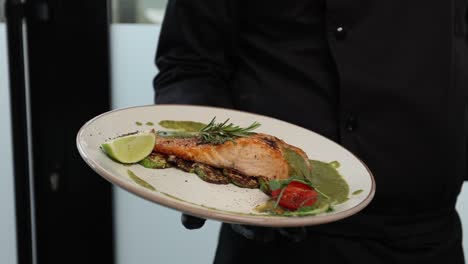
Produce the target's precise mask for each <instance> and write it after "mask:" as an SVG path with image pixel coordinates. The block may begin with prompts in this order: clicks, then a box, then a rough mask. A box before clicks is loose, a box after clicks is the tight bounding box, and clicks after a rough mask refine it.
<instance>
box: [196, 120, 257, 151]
mask: <svg viewBox="0 0 468 264" xmlns="http://www.w3.org/2000/svg"><path fill="white" fill-rule="evenodd" d="M228 122H229V118H228V119H226V121H224V122H222V123H216V117H214V118H213V119H212V120H211V122H210V123H209V124H208V125H206V126H205V127H204V128H202V129H201V130H200V135H201V140H202V143H209V144H215V145H216V144H223V143H224V142H226V141H233V140H234V139H235V138H238V137H246V136H250V135H252V134H255V133H254V132H252V130H254V129H256V128H258V127H259V126H260V123H258V122H256V121H255V122H253V123H252V124H251V125H250V126H248V127H246V128H241V127H239V126H235V125H234V124H233V123H229V124H228Z"/></svg>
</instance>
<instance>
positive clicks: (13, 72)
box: [5, 0, 33, 264]
mask: <svg viewBox="0 0 468 264" xmlns="http://www.w3.org/2000/svg"><path fill="white" fill-rule="evenodd" d="M5 10H6V15H7V38H8V65H9V77H10V108H11V122H12V124H11V127H12V137H13V142H12V143H13V171H14V188H15V190H14V193H15V218H16V248H17V261H18V264H29V263H32V261H33V256H32V247H33V245H32V233H31V202H30V199H31V195H30V192H29V189H30V180H29V179H30V177H29V163H28V128H27V122H26V120H27V112H26V109H27V108H26V82H25V71H24V52H23V48H24V39H23V18H24V16H23V15H24V12H23V11H24V9H23V5H22V3H21V1H19V0H8V1H6V3H5Z"/></svg>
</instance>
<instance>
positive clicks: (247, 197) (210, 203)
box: [76, 105, 375, 227]
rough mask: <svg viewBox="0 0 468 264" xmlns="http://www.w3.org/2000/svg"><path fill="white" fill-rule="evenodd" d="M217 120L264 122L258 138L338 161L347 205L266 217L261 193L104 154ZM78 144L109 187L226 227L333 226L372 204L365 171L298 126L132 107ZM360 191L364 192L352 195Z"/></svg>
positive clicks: (218, 112)
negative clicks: (185, 123)
mask: <svg viewBox="0 0 468 264" xmlns="http://www.w3.org/2000/svg"><path fill="white" fill-rule="evenodd" d="M214 116H216V119H217V120H218V121H222V120H223V121H224V120H225V119H227V118H230V120H231V121H232V122H233V123H234V124H236V125H239V126H248V125H250V124H251V123H252V122H254V121H257V122H260V123H261V126H260V127H259V128H258V129H257V130H256V132H262V133H267V134H271V135H274V136H276V137H278V138H280V139H283V140H285V141H286V142H287V143H289V144H292V145H295V146H297V147H300V148H301V149H303V150H304V151H305V152H306V153H307V155H308V156H309V158H310V159H314V160H320V161H325V162H330V161H334V160H336V161H338V162H339V163H340V164H341V166H340V167H339V169H338V170H339V172H340V174H341V175H342V176H343V177H344V178H345V180H346V181H347V182H348V184H349V188H350V195H349V200H348V201H346V202H344V203H342V204H339V205H336V206H335V210H334V211H333V212H329V213H324V214H320V215H316V216H302V217H284V216H268V215H264V214H260V213H257V212H255V211H254V210H253V208H254V207H255V206H257V205H259V204H262V203H264V202H265V201H267V200H268V196H266V195H265V194H264V193H262V192H261V191H260V190H258V189H244V188H239V187H237V186H234V185H232V184H228V185H216V184H210V183H207V182H204V181H202V180H200V179H199V178H198V177H197V176H196V175H195V174H189V173H185V172H182V171H180V170H178V169H174V168H169V169H164V170H153V169H147V168H144V167H142V166H140V165H131V166H128V165H123V164H119V163H117V162H114V161H112V160H111V159H109V158H108V157H107V156H106V155H105V154H104V153H103V152H102V150H101V149H100V145H101V144H102V143H103V142H105V141H106V140H108V139H110V138H115V137H116V136H119V135H122V134H127V133H130V132H134V131H148V130H150V129H153V128H154V129H156V130H158V129H163V128H161V127H159V126H158V123H159V121H161V120H190V121H198V122H203V123H208V122H209V121H210V120H211V119H212V118H213V117H214ZM148 122H150V123H148ZM147 123H148V124H147ZM151 123H152V124H151ZM76 140H77V147H78V150H79V152H80V155H81V156H82V157H83V159H84V160H85V161H86V163H87V164H88V165H89V166H90V167H91V168H92V169H93V170H94V171H96V172H97V173H98V174H99V175H101V176H102V177H104V178H105V179H106V180H108V181H109V182H111V183H113V184H115V185H117V186H119V187H121V188H123V189H125V190H127V191H129V192H131V193H133V194H136V195H138V196H140V197H143V198H145V199H147V200H149V201H153V202H155V203H157V204H160V205H162V206H165V207H168V208H172V209H175V210H178V211H181V212H184V213H187V214H190V215H194V216H198V217H203V218H207V219H213V220H219V221H222V222H227V223H237V224H248V225H260V226H272V227H291V226H307V225H317V224H323V223H328V222H333V221H337V220H340V219H343V218H346V217H348V216H351V215H353V214H355V213H357V212H359V211H360V210H362V209H363V208H364V207H366V206H367V205H368V204H369V203H370V201H371V200H372V198H373V197H374V193H375V182H374V178H373V176H372V173H371V172H370V171H369V169H368V168H367V166H366V165H365V164H364V163H363V162H361V160H359V159H358V158H357V157H356V156H355V155H353V154H352V153H350V152H349V151H347V150H346V149H344V148H343V147H341V146H340V145H338V144H336V143H335V142H333V141H331V140H329V139H327V138H325V137H323V136H321V135H319V134H317V133H314V132H312V131H309V130H306V129H304V128H301V127H299V126H296V125H293V124H290V123H287V122H284V121H280V120H278V119H274V118H270V117H266V116H261V115H256V114H252V113H247V112H241V111H235V110H228V109H223V108H213V107H202V106H188V105H151V106H140V107H132V108H126V109H120V110H114V111H110V112H106V113H104V114H101V115H99V116H97V117H95V118H93V119H92V120H90V121H88V122H87V123H86V124H85V125H84V126H83V127H82V128H81V129H80V131H79V132H78V135H77V139H76ZM128 170H131V171H132V172H134V173H135V174H136V175H137V176H138V177H140V178H141V179H143V180H144V181H146V182H147V183H149V184H151V185H152V186H153V187H154V188H155V189H156V190H155V191H153V190H150V189H148V188H145V187H142V186H140V185H138V184H137V183H135V182H134V181H133V180H132V179H131V178H130V177H129V175H128V172H127V171H128ZM357 190H362V192H360V193H359V194H358V195H353V194H352V193H353V192H354V191H357Z"/></svg>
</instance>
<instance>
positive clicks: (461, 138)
mask: <svg viewBox="0 0 468 264" xmlns="http://www.w3.org/2000/svg"><path fill="white" fill-rule="evenodd" d="M466 7H467V1H466V0H443V1H427V0H424V1H423V0H412V1H408V0H381V1H376V0H374V1H371V0H353V1H351V0H326V1H325V0H292V1H276V0H273V1H271V0H270V1H266V0H250V1H242V0H232V1H231V0H203V1H196V0H173V1H169V4H168V8H167V12H166V17H165V19H164V23H163V26H162V32H161V35H160V40H159V46H158V50H157V56H156V64H157V66H158V68H159V70H160V72H159V74H158V75H157V76H156V78H155V80H154V86H155V91H156V103H157V104H160V103H178V104H185V103H186V104H201V105H213V106H222V107H228V108H234V109H240V110H245V111H250V112H254V113H259V114H263V115H268V116H273V117H276V118H280V119H283V120H285V121H288V122H291V123H295V124H297V125H300V126H303V127H305V128H308V129H310V130H313V131H315V132H318V133H320V134H322V135H324V136H326V137H328V138H329V139H331V140H334V141H336V142H338V143H340V144H341V145H343V146H344V147H346V148H347V149H349V150H350V151H352V152H354V153H355V154H356V155H357V156H359V157H360V158H361V159H363V160H364V162H365V163H366V164H367V165H368V166H369V167H370V169H371V170H372V172H373V174H374V176H375V179H376V185H377V188H376V195H375V198H374V200H373V202H372V203H371V204H370V205H369V206H368V207H367V208H366V209H365V210H364V211H362V212H361V213H359V214H357V215H355V216H353V217H350V218H348V219H345V220H342V221H338V222H335V223H331V224H326V225H321V226H316V227H309V228H308V229H309V234H310V235H309V238H308V240H307V241H304V242H302V243H298V244H290V242H286V241H277V242H274V243H269V244H261V243H256V242H252V241H247V240H245V239H243V238H242V237H240V236H239V235H237V234H235V233H233V232H232V230H231V229H229V228H227V226H226V225H223V228H222V230H221V234H220V240H219V245H218V249H217V254H216V262H217V263H242V262H245V263H250V262H249V261H251V260H252V256H253V257H254V259H255V256H256V257H257V258H258V261H262V263H263V262H265V261H268V262H269V263H276V262H275V261H278V263H280V262H281V263H284V261H288V262H289V261H292V260H294V259H295V258H297V260H302V261H304V260H308V259H310V261H311V262H314V263H440V261H444V262H445V263H462V262H463V252H462V249H461V225H460V221H459V219H458V215H457V213H456V211H455V203H456V199H457V196H458V194H459V192H460V188H461V185H462V183H463V180H464V178H465V177H466V175H467V173H466V157H467V155H466V143H467V142H466V131H467V117H468V115H467V103H466V102H467V101H466V98H467V90H468V87H467V85H468V81H467V80H468V78H467V75H468V34H467V27H468V26H467V13H466V10H467V8H466ZM252 254H253V255H252ZM246 256H248V257H246ZM270 258H271V259H270ZM257 263H258V262H257Z"/></svg>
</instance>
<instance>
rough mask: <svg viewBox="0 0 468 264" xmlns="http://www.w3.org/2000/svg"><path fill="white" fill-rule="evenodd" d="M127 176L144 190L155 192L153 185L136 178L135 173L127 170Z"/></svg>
mask: <svg viewBox="0 0 468 264" xmlns="http://www.w3.org/2000/svg"><path fill="white" fill-rule="evenodd" d="M127 173H128V176H130V179H132V180H133V181H134V182H135V183H136V184H138V185H140V186H141V187H145V188H146V189H149V190H152V191H156V189H155V188H154V187H153V185H151V184H149V183H147V182H146V181H144V180H143V179H142V178H140V177H138V176H136V174H135V173H133V171H131V170H127Z"/></svg>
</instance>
